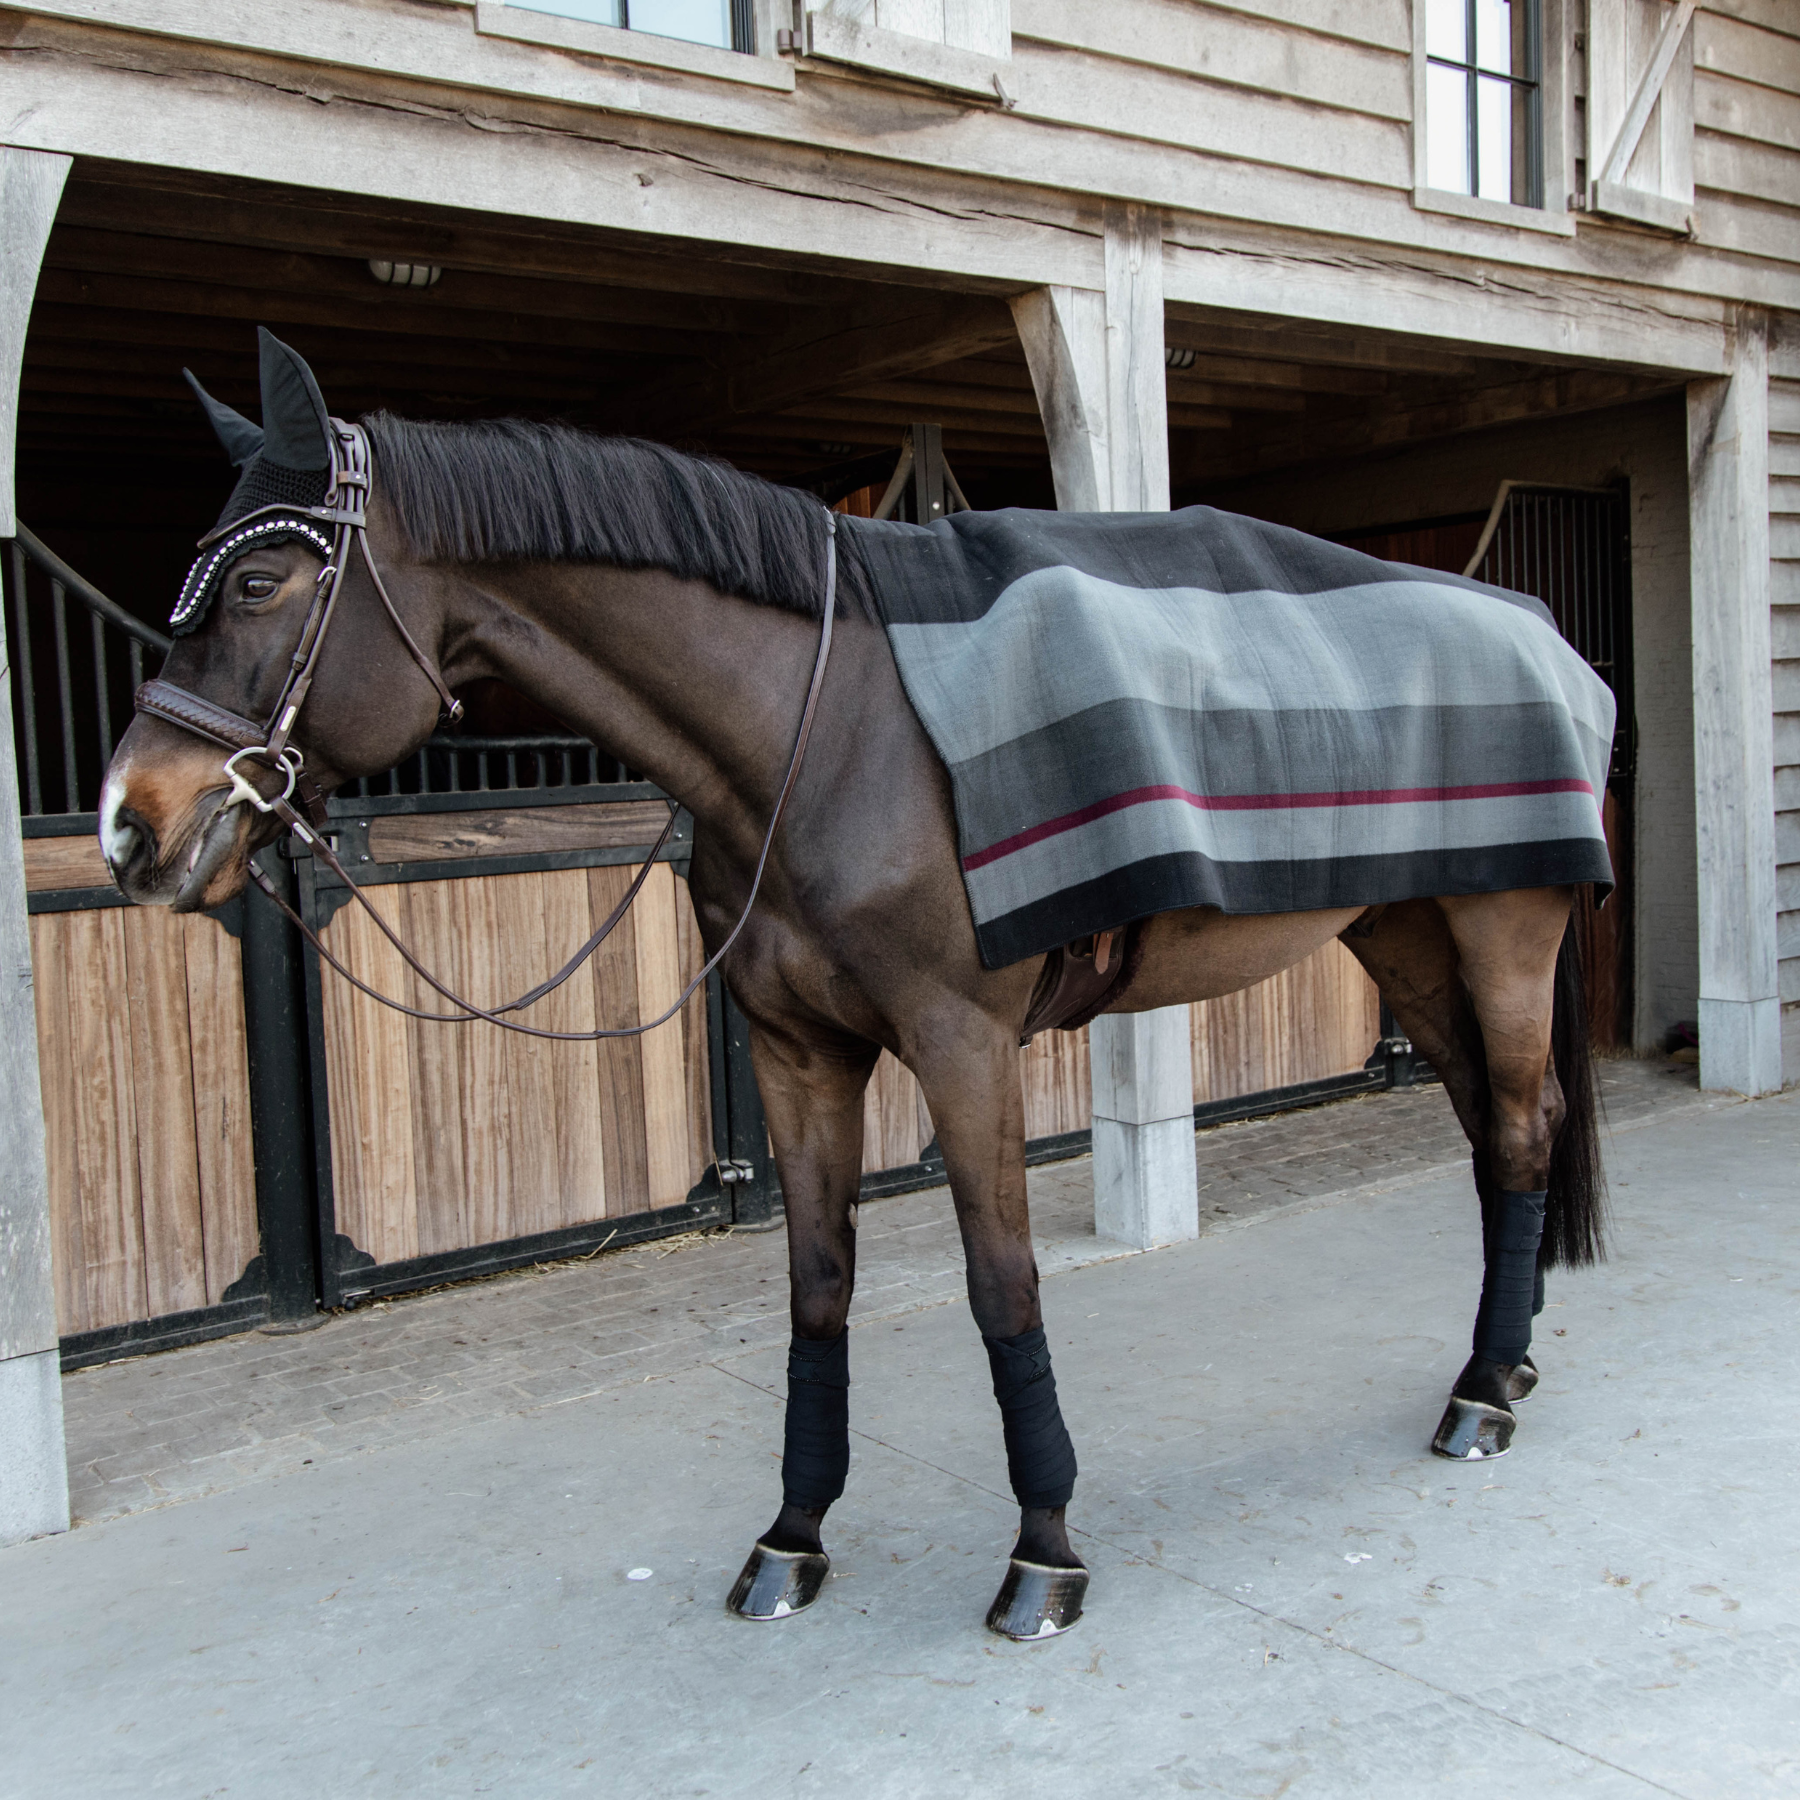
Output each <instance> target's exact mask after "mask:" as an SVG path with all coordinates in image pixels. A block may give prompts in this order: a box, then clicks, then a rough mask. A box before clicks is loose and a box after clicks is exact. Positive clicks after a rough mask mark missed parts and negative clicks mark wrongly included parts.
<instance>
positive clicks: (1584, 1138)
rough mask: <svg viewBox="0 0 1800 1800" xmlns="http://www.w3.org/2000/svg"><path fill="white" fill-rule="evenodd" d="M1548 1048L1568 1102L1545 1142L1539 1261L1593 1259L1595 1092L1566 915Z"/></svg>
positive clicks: (1599, 1222) (1599, 1197)
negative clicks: (1546, 1183)
mask: <svg viewBox="0 0 1800 1800" xmlns="http://www.w3.org/2000/svg"><path fill="white" fill-rule="evenodd" d="M1550 1054H1551V1057H1552V1059H1553V1061H1554V1063H1555V1067H1556V1079H1557V1081H1558V1082H1559V1083H1561V1085H1562V1091H1563V1102H1564V1104H1565V1106H1566V1107H1567V1109H1568V1110H1567V1112H1566V1113H1565V1114H1564V1116H1563V1122H1562V1129H1561V1130H1560V1131H1558V1132H1557V1134H1556V1141H1555V1143H1554V1144H1553V1145H1552V1146H1551V1149H1550V1193H1549V1198H1548V1200H1547V1201H1546V1202H1545V1207H1544V1241H1543V1249H1542V1252H1541V1255H1540V1257H1539V1267H1540V1268H1545V1269H1555V1268H1575V1267H1578V1266H1579V1265H1581V1264H1583V1263H1594V1262H1598V1261H1599V1260H1600V1259H1601V1258H1602V1257H1603V1256H1604V1255H1605V1254H1606V1243H1605V1228H1606V1175H1605V1171H1604V1170H1603V1169H1602V1168H1601V1166H1600V1130H1599V1120H1598V1118H1597V1116H1596V1115H1597V1101H1598V1095H1597V1094H1596V1092H1595V1084H1594V1059H1593V1054H1592V1049H1591V1046H1590V1044H1589V1041H1588V1015H1587V996H1586V993H1585V992H1584V990H1583V987H1582V980H1581V944H1580V941H1579V939H1578V938H1577V937H1576V934H1575V921H1574V919H1573V918H1571V919H1570V920H1569V924H1568V929H1567V930H1566V931H1564V933H1563V941H1562V948H1561V949H1560V950H1559V951H1558V952H1557V956H1556V998H1555V1003H1554V1010H1553V1011H1552V1013H1551V1021H1550Z"/></svg>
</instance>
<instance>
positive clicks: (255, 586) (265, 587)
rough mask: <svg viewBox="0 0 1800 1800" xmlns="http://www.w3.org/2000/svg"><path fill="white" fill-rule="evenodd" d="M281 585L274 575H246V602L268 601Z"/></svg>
mask: <svg viewBox="0 0 1800 1800" xmlns="http://www.w3.org/2000/svg"><path fill="white" fill-rule="evenodd" d="M280 585H281V584H280V583H279V582H278V581H276V580H275V578H274V577H273V576H272V575H246V576H245V577H244V598H245V599H246V600H266V599H268V597H269V596H270V595H271V594H272V593H274V592H275V590H276V588H277V587H279V586H280Z"/></svg>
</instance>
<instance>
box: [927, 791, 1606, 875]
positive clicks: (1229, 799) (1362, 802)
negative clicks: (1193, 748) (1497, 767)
mask: <svg viewBox="0 0 1800 1800" xmlns="http://www.w3.org/2000/svg"><path fill="white" fill-rule="evenodd" d="M1593 792H1594V790H1593V787H1592V786H1591V784H1589V783H1588V782H1585V781H1572V780H1557V781H1492V782H1480V783H1477V784H1476V785H1474V786H1471V787H1439V788H1364V789H1362V790H1360V791H1353V792H1350V793H1342V794H1190V793H1189V792H1188V791H1187V789H1186V788H1182V787H1175V786H1173V785H1170V784H1166V783H1165V784H1160V785H1158V786H1155V787H1141V788H1132V789H1130V790H1129V791H1128V792H1126V793H1123V794H1112V795H1109V796H1108V797H1107V798H1106V799H1104V800H1096V801H1095V802H1094V803H1093V805H1092V806H1084V807H1082V808H1081V809H1080V810H1079V811H1078V812H1072V813H1065V814H1064V815H1063V816H1062V817H1061V818H1060V819H1048V820H1046V821H1045V822H1044V823H1043V824H1042V825H1033V826H1032V827H1031V828H1030V829H1029V830H1027V831H1020V832H1015V833H1014V834H1013V836H1011V837H1009V838H1002V839H1001V840H1000V842H999V843H997V844H989V845H988V847H987V848H986V849H985V850H976V851H972V852H971V853H970V854H969V855H968V856H965V857H964V858H963V860H962V866H963V868H964V869H965V870H970V871H973V870H975V869H982V868H985V867H986V866H987V865H988V864H989V863H992V862H998V861H999V860H1000V859H1001V858H1002V857H1003V856H1011V855H1013V854H1014V852H1015V851H1019V850H1024V849H1027V848H1028V847H1029V846H1030V845H1032V844H1041V843H1042V842H1043V841H1044V840H1045V839H1046V838H1053V837H1060V836H1061V835H1062V834H1063V833H1064V832H1065V831H1073V830H1075V829H1076V827H1077V826H1081V825H1088V824H1091V823H1092V822H1093V821H1094V820H1095V819H1103V818H1105V817H1106V815H1107V814H1108V813H1116V812H1123V811H1125V809H1126V808H1127V807H1131V806H1144V805H1147V804H1148V803H1149V802H1151V801H1153V800H1180V801H1182V802H1184V803H1185V804H1186V805H1188V806H1192V807H1195V808H1197V809H1198V810H1199V811H1201V812H1276V811H1281V810H1284V809H1292V808H1295V807H1313V806H1408V805H1420V804H1429V803H1431V802H1433V801H1445V800H1509V799H1514V798H1517V797H1519V796H1520V795H1525V794H1586V795H1588V796H1589V798H1590V799H1591V798H1592V797H1593Z"/></svg>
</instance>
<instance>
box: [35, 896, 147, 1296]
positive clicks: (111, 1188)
mask: <svg viewBox="0 0 1800 1800" xmlns="http://www.w3.org/2000/svg"><path fill="white" fill-rule="evenodd" d="M63 916H64V918H65V919H66V920H67V921H68V923H67V925H66V926H65V928H64V930H63V933H62V942H61V950H62V954H63V956H64V957H65V958H66V959H67V961H68V973H67V976H66V977H65V980H66V982H67V986H66V989H65V994H66V998H67V1001H68V1011H67V1013H66V1014H65V1016H64V1017H63V1018H61V1019H58V1020H56V1021H55V1022H54V1024H53V1029H56V1030H62V1031H67V1032H68V1033H69V1038H70V1047H71V1051H72V1056H71V1065H72V1068H71V1072H72V1075H73V1095H74V1107H73V1123H74V1135H73V1138H72V1140H71V1141H72V1144H73V1147H74V1153H75V1168H76V1193H77V1203H78V1205H79V1207H80V1210H81V1243H82V1264H81V1274H80V1278H81V1282H82V1287H83V1290H84V1301H85V1304H84V1307H83V1313H84V1319H85V1325H86V1327H87V1328H88V1329H93V1328H96V1327H99V1326H102V1325H122V1324H124V1323H125V1322H126V1321H127V1320H130V1319H143V1318H148V1317H149V1316H150V1308H149V1296H148V1291H147V1288H146V1285H145V1279H144V1221H143V1210H142V1202H141V1199H140V1195H139V1189H138V1169H137V1113H136V1107H135V1105H134V1103H133V1091H132V1087H133V1084H132V1078H131V1030H130V1021H129V1018H128V1016H127V1012H126V1009H125V1007H124V1006H122V1005H120V1003H119V1000H120V996H121V995H122V994H124V993H125V991H126V984H127V982H128V980H129V979H130V973H129V969H128V966H127V962H126V955H125V928H124V913H123V911H122V909H118V908H108V909H106V910H105V911H100V912H76V913H66V914H64V915H63Z"/></svg>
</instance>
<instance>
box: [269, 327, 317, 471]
mask: <svg viewBox="0 0 1800 1800" xmlns="http://www.w3.org/2000/svg"><path fill="white" fill-rule="evenodd" d="M256 336H257V341H258V343H259V344H260V345H261V348H262V408H263V455H264V456H266V457H267V458H268V459H269V461H270V462H272V463H279V464H280V465H281V466H282V467H283V468H284V469H329V468H330V467H331V415H330V414H329V413H328V412H326V410H325V397H324V396H323V395H322V394H321V393H320V392H319V384H318V383H317V382H316V381H315V380H313V372H312V370H311V369H309V368H308V367H307V366H306V359H305V358H304V357H302V356H301V355H300V353H299V352H298V351H296V350H290V349H289V348H288V346H287V345H286V344H284V343H283V342H282V341H281V340H280V338H278V337H276V336H275V335H274V334H273V333H272V332H270V331H267V330H265V329H264V328H263V327H262V326H260V325H259V326H257V328H256Z"/></svg>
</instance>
